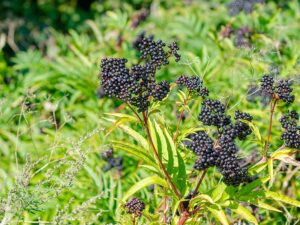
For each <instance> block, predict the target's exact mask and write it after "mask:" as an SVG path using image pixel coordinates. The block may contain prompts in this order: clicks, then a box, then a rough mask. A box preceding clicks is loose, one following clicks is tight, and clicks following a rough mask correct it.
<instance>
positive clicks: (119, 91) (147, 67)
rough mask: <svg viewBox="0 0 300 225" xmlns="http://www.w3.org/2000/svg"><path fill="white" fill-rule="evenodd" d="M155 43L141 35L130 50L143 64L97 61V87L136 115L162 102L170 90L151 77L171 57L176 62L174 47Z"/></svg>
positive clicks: (163, 82)
mask: <svg viewBox="0 0 300 225" xmlns="http://www.w3.org/2000/svg"><path fill="white" fill-rule="evenodd" d="M165 46H166V44H165V43H164V42H163V41H161V40H158V41H155V40H154V37H153V36H146V34H145V33H141V34H140V35H139V36H138V38H137V39H136V40H135V42H134V48H136V49H137V50H138V51H139V53H140V57H141V59H142V61H143V63H140V64H136V65H133V66H132V67H131V68H128V67H126V63H127V61H128V60H127V59H123V58H104V59H102V60H101V73H100V79H101V85H102V87H103V90H104V93H105V95H107V96H108V97H116V98H118V99H121V100H122V101H124V102H127V103H130V104H131V105H133V106H135V107H137V109H138V112H144V111H146V110H147V109H148V107H149V106H150V101H151V99H153V101H161V100H163V99H164V98H165V97H166V96H167V94H168V93H169V90H170V85H169V83H168V82H167V81H162V82H156V77H155V74H156V72H157V70H158V69H160V68H161V66H162V65H166V64H168V63H169V61H168V58H169V57H170V56H172V55H173V56H174V57H175V58H176V61H178V60H179V59H180V55H179V53H178V50H179V48H178V46H177V44H176V43H172V44H170V45H169V47H168V49H169V50H166V49H165V48H167V47H165Z"/></svg>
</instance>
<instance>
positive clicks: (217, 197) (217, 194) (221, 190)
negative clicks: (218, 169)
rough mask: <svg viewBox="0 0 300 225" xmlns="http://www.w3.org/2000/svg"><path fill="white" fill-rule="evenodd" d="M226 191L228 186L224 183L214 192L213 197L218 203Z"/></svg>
mask: <svg viewBox="0 0 300 225" xmlns="http://www.w3.org/2000/svg"><path fill="white" fill-rule="evenodd" d="M225 189H226V184H224V183H223V182H221V183H219V184H218V185H217V187H216V188H215V189H214V190H213V191H212V194H211V197H212V199H213V200H214V201H215V202H216V201H218V200H220V199H221V197H222V195H223V193H224V191H225Z"/></svg>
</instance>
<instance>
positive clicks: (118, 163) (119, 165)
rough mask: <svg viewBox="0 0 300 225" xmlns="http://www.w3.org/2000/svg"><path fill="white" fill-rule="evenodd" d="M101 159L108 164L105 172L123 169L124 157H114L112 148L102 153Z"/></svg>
mask: <svg viewBox="0 0 300 225" xmlns="http://www.w3.org/2000/svg"><path fill="white" fill-rule="evenodd" d="M101 158H102V159H103V160H105V161H106V162H107V164H106V165H105V166H104V167H103V170H104V171H105V172H107V171H109V170H111V169H112V168H115V169H117V170H119V171H121V170H122V169H123V157H121V156H117V157H114V152H113V149H112V148H110V149H108V150H107V151H105V152H102V153H101Z"/></svg>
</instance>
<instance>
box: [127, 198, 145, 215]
mask: <svg viewBox="0 0 300 225" xmlns="http://www.w3.org/2000/svg"><path fill="white" fill-rule="evenodd" d="M124 208H125V209H126V213H127V214H132V215H133V216H134V217H140V216H141V215H142V212H143V210H144V209H145V203H144V202H142V201H141V200H139V199H138V198H133V199H131V200H130V201H128V202H127V203H126V204H125V205H124Z"/></svg>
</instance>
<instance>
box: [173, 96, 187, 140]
mask: <svg viewBox="0 0 300 225" xmlns="http://www.w3.org/2000/svg"><path fill="white" fill-rule="evenodd" d="M189 96H190V93H189V94H188V95H187V98H186V99H185V100H184V102H183V110H182V111H181V112H180V115H179V118H178V122H177V127H176V131H175V134H174V137H173V141H174V142H175V141H176V139H177V136H178V132H179V127H180V124H181V121H182V117H183V113H184V111H185V109H184V108H185V106H186V105H187V104H188V101H189Z"/></svg>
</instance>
